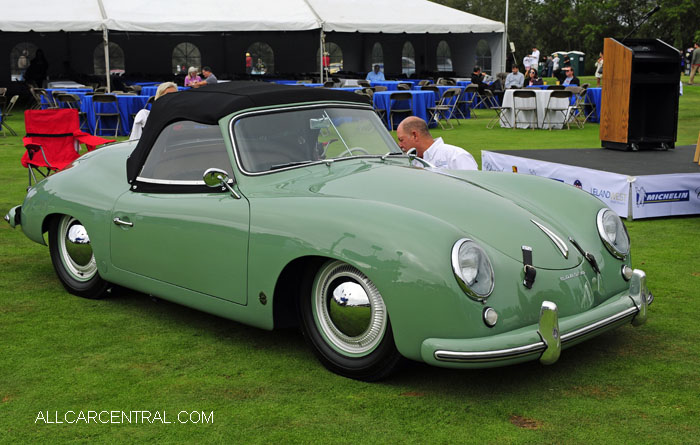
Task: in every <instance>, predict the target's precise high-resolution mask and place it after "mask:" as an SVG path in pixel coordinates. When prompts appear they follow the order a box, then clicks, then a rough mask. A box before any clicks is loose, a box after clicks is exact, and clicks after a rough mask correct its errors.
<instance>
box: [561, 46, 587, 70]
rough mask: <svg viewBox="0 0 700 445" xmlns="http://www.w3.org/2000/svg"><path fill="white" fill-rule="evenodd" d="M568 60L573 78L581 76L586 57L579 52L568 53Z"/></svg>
mask: <svg viewBox="0 0 700 445" xmlns="http://www.w3.org/2000/svg"><path fill="white" fill-rule="evenodd" d="M566 54H568V56H569V59H571V67H572V68H573V69H574V76H582V75H583V70H584V64H583V63H584V62H585V60H584V59H585V57H586V55H585V54H584V53H582V52H581V51H569V52H567V53H566Z"/></svg>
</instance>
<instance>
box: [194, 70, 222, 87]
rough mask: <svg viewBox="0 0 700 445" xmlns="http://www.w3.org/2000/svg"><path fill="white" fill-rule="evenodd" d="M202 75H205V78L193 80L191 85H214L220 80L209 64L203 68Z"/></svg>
mask: <svg viewBox="0 0 700 445" xmlns="http://www.w3.org/2000/svg"><path fill="white" fill-rule="evenodd" d="M202 76H204V80H201V81H199V82H192V83H191V84H190V86H191V87H193V88H199V87H203V86H206V85H213V84H215V83H218V82H219V80H218V79H217V78H216V76H215V75H214V73H212V71H211V68H209V67H208V66H205V67H203V68H202Z"/></svg>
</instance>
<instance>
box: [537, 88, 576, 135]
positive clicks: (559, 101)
mask: <svg viewBox="0 0 700 445" xmlns="http://www.w3.org/2000/svg"><path fill="white" fill-rule="evenodd" d="M571 95H572V93H571V91H567V90H564V91H556V90H555V91H552V94H550V96H549V100H548V101H547V106H546V107H545V109H544V118H543V119H542V120H543V122H545V121H546V125H548V126H549V130H550V131H551V130H552V114H554V115H556V114H557V113H561V114H562V116H563V118H564V123H565V124H566V129H567V130H570V129H571V127H570V126H569V118H570V117H571V112H572V110H573V109H575V108H576V107H575V106H572V105H571ZM547 118H549V119H547Z"/></svg>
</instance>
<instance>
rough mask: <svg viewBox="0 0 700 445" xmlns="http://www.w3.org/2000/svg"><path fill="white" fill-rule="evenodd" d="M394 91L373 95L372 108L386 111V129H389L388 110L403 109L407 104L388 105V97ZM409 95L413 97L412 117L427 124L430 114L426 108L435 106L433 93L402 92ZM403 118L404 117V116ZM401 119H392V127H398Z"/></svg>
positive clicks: (395, 102)
mask: <svg viewBox="0 0 700 445" xmlns="http://www.w3.org/2000/svg"><path fill="white" fill-rule="evenodd" d="M393 92H394V91H377V92H376V93H374V106H375V107H376V108H378V109H384V110H386V125H387V127H391V123H390V121H389V109H390V108H391V107H392V106H393V108H405V107H407V106H408V102H406V101H393V103H392V104H390V103H389V96H391V93H393ZM403 92H405V93H411V95H412V96H413V107H412V108H413V115H414V116H418V117H419V118H421V119H423V120H424V121H426V122H428V119H429V118H430V113H429V112H428V107H432V106H434V105H435V93H434V92H432V91H414V90H407V91H402V93H403ZM403 117H406V116H405V115H404V116H403ZM400 119H402V117H399V116H395V118H394V126H396V125H398V124H399V122H401V120H400Z"/></svg>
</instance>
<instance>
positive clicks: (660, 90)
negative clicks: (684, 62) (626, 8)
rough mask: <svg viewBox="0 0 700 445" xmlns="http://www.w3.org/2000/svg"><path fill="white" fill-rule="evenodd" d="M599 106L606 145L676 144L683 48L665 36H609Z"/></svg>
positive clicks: (627, 147) (620, 147)
mask: <svg viewBox="0 0 700 445" xmlns="http://www.w3.org/2000/svg"><path fill="white" fill-rule="evenodd" d="M604 55H605V63H604V65H603V90H602V98H601V112H600V142H601V145H602V146H603V147H605V148H613V149H618V150H639V149H643V148H652V149H653V148H662V149H668V148H673V147H675V143H676V133H677V129H678V95H679V85H680V77H681V72H680V52H679V51H678V50H677V49H675V48H673V47H671V46H669V45H667V44H666V43H664V42H662V41H661V40H658V39H657V40H647V39H628V40H625V42H624V43H621V42H619V41H617V40H615V39H612V38H606V39H605V44H604Z"/></svg>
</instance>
